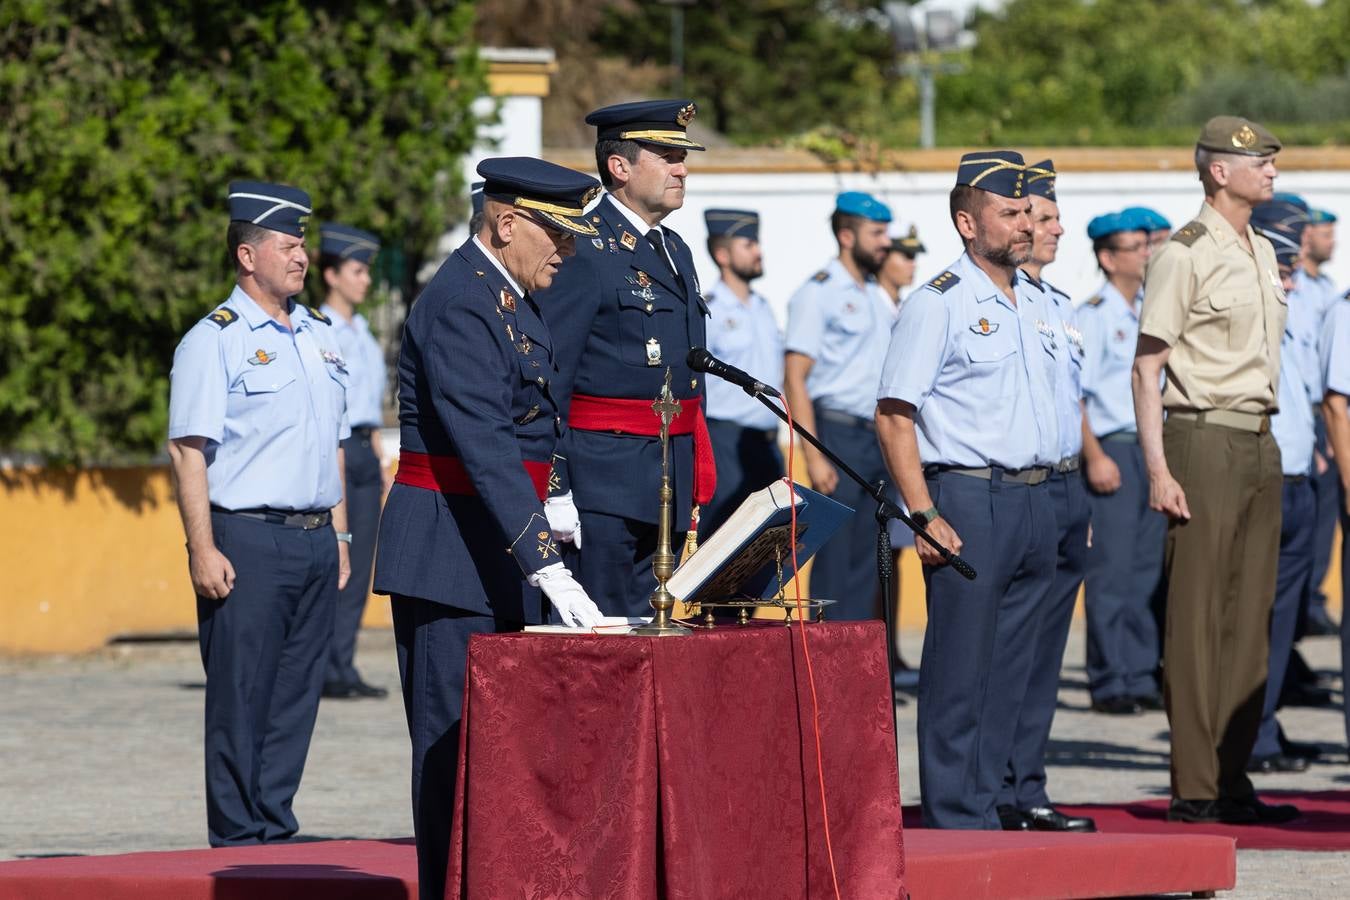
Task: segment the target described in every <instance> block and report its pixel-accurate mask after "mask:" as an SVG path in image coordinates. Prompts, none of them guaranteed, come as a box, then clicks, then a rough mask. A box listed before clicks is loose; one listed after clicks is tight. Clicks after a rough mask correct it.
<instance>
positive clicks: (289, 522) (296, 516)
mask: <svg viewBox="0 0 1350 900" xmlns="http://www.w3.org/2000/svg"><path fill="white" fill-rule="evenodd" d="M211 511H212V512H218V513H224V514H225V515H227V516H239V517H241V518H244V519H257V520H258V521H259V522H267V523H269V524H272V525H285V526H287V527H289V528H303V529H304V530H305V531H313V530H314V529H315V528H322V527H324V526H325V525H327V524H328V523H329V522H331V521H333V511H332V510H329V509H315V510H307V511H305V512H286V511H284V510H279V509H223V508H221V507H219V506H212V507H211Z"/></svg>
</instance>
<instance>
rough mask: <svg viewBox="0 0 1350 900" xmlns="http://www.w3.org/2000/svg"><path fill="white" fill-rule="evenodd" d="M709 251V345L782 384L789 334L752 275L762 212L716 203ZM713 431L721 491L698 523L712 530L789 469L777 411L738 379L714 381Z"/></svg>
mask: <svg viewBox="0 0 1350 900" xmlns="http://www.w3.org/2000/svg"><path fill="white" fill-rule="evenodd" d="M703 220H704V222H705V223H706V224H707V226H708V255H709V256H711V257H712V258H713V262H715V263H717V270H718V271H719V272H721V273H722V278H721V280H719V281H718V282H717V284H715V285H713V289H712V290H711V291H709V292H708V294H707V297H706V298H705V299H706V300H707V301H708V311H709V313H710V315H711V318H710V319H709V320H708V350H709V352H711V353H712V355H713V356H716V357H717V358H718V359H720V360H722V361H723V362H726V363H728V364H729V365H732V366H735V367H736V368H738V369H740V370H742V371H744V372H749V373H751V374H752V375H754V376H755V377H756V378H758V379H761V380H762V381H763V382H764V383H765V384H767V385H770V386H772V387H775V388H781V387H782V384H783V335H782V332H781V331H779V329H778V322H777V321H776V320H775V319H774V317H773V310H771V309H769V304H768V302H767V301H766V300H765V299H764V298H763V297H761V296H760V295H759V294H757V293H755V292H754V290H752V289H751V287H750V282H752V281H754V280H755V279H756V278H759V277H760V276H761V275H763V274H764V263H763V255H762V253H761V252H760V247H759V213H755V212H750V211H748V210H743V209H710V210H707V211H706V212H704V213H703ZM708 433H709V434H710V435H711V437H712V446H713V456H714V458H715V459H716V460H717V493H716V494H714V495H713V501H712V504H711V505H710V506H709V507H708V509H707V511H706V512H705V513H704V514H703V517H702V522H701V524H700V528H699V530H700V531H702V532H703V533H704V534H705V535H706V534H712V532H713V531H714V530H716V528H717V526H719V525H721V524H722V523H723V522H725V521H726V518H727V516H729V515H731V514H732V513H733V512H735V510H736V507H737V506H739V505H740V503H741V501H742V500H744V499H745V498H746V497H748V496H750V494H751V493H753V492H754V491H757V490H759V489H760V488H762V487H765V486H767V485H768V484H769V483H770V482H772V481H774V480H775V479H777V478H781V477H782V476H783V454H782V453H780V452H779V450H778V417H777V416H775V415H774V414H773V413H772V412H770V411H769V410H767V409H765V408H764V404H762V403H760V402H759V401H758V400H756V399H755V398H754V397H751V396H750V395H748V394H747V393H745V391H743V390H741V389H740V388H738V387H736V386H735V385H734V384H730V383H729V382H726V381H722V380H721V379H718V378H713V379H711V380H709V382H708Z"/></svg>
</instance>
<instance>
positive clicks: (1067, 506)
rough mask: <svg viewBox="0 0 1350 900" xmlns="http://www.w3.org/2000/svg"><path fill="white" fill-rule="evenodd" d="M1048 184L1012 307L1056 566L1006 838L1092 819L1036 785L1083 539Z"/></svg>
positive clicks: (1075, 403)
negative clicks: (1045, 474)
mask: <svg viewBox="0 0 1350 900" xmlns="http://www.w3.org/2000/svg"><path fill="white" fill-rule="evenodd" d="M1055 178H1056V173H1055V164H1054V162H1052V161H1051V160H1048V159H1046V160H1042V161H1041V162H1038V163H1036V164H1034V165H1032V166H1030V167H1028V169H1027V178H1026V190H1027V193H1029V194H1030V195H1031V224H1032V253H1031V259H1030V260H1029V261H1028V262H1027V263H1026V264H1025V265H1023V266H1022V272H1023V273H1024V274H1026V275H1027V276H1028V277H1029V278H1031V280H1032V282H1033V284H1035V285H1036V286H1037V287H1038V288H1039V289H1040V291H1041V293H1042V295H1043V300H1042V302H1040V303H1038V304H1035V305H1033V304H1028V305H1026V306H1025V307H1021V308H1020V311H1021V312H1023V313H1025V314H1027V315H1030V316H1032V318H1031V325H1032V326H1033V327H1034V328H1035V329H1036V332H1037V334H1038V335H1040V339H1041V347H1042V349H1043V350H1044V351H1045V353H1044V354H1043V362H1044V363H1045V364H1046V366H1047V374H1046V378H1047V380H1048V381H1049V383H1050V385H1051V387H1052V388H1053V390H1054V397H1055V412H1056V416H1057V418H1058V426H1057V427H1058V432H1059V461H1058V462H1057V463H1056V464H1055V467H1054V470H1053V471H1052V472H1051V473H1050V482H1049V484H1050V499H1051V503H1052V505H1053V507H1054V511H1055V525H1056V529H1057V532H1056V533H1057V538H1056V546H1057V559H1056V564H1055V578H1054V583H1053V585H1052V587H1051V589H1050V591H1049V592H1048V593H1047V594H1046V595H1045V602H1044V606H1043V607H1042V609H1041V610H1040V616H1039V624H1038V625H1037V627H1036V632H1035V635H1034V641H1033V643H1032V647H1033V648H1034V650H1033V652H1034V654H1035V655H1034V657H1033V659H1032V662H1031V675H1030V679H1029V681H1028V683H1027V693H1026V700H1025V701H1024V702H1023V704H1022V713H1021V717H1020V718H1019V719H1018V722H1017V731H1016V737H1015V739H1014V743H1013V753H1012V757H1011V759H1009V761H1008V775H1007V777H1006V778H1005V779H1004V785H1003V792H1002V796H1001V797H1000V800H999V805H998V813H999V821H1000V822H1001V823H1002V825H1003V828H1004V830H1008V831H1026V830H1031V829H1035V830H1037V831H1094V830H1096V825H1095V823H1094V822H1093V821H1092V820H1091V819H1089V818H1087V817H1084V816H1068V815H1065V814H1064V813H1062V812H1060V811H1059V810H1058V809H1056V808H1055V807H1054V806H1053V805H1052V804H1051V803H1050V797H1049V795H1048V793H1047V792H1046V787H1045V783H1046V774H1045V748H1046V744H1047V743H1048V742H1049V740H1050V726H1051V724H1052V723H1053V722H1054V718H1055V707H1056V704H1057V701H1058V698H1059V674H1060V668H1061V666H1062V665H1063V662H1064V646H1065V644H1067V643H1068V640H1069V625H1070V623H1071V622H1072V621H1073V607H1074V604H1075V603H1076V602H1077V600H1078V588H1079V587H1080V586H1081V585H1082V583H1083V567H1084V563H1085V560H1086V557H1087V535H1088V499H1087V491H1086V490H1085V489H1084V488H1083V479H1082V477H1081V476H1080V475H1079V472H1078V454H1079V451H1080V450H1081V449H1082V446H1083V410H1082V400H1083V390H1082V384H1081V380H1082V369H1083V337H1082V335H1081V334H1080V333H1079V331H1078V329H1077V328H1076V327H1074V314H1073V303H1072V302H1071V301H1070V299H1069V295H1068V294H1066V293H1064V292H1063V291H1061V290H1060V289H1059V288H1057V287H1055V286H1054V285H1052V284H1051V283H1050V282H1048V281H1046V280H1045V279H1044V277H1043V272H1044V270H1045V267H1046V266H1048V265H1050V264H1051V263H1053V262H1054V261H1055V256H1056V254H1057V252H1058V248H1059V237H1060V235H1062V234H1063V233H1064V228H1063V226H1062V225H1060V221H1059V203H1058V201H1057V200H1056V199H1055ZM995 641H996V645H997V646H998V647H999V648H1000V650H1006V651H1008V652H1011V653H1020V652H1023V648H1020V647H1013V646H1009V645H1007V644H1006V643H1005V642H1003V641H1002V640H1001V639H1000V638H995ZM996 666H997V663H996Z"/></svg>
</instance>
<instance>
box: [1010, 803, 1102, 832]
mask: <svg viewBox="0 0 1350 900" xmlns="http://www.w3.org/2000/svg"><path fill="white" fill-rule="evenodd" d="M1022 817H1023V818H1024V819H1026V821H1027V822H1028V823H1030V825H1031V828H1032V830H1033V831H1096V830H1097V823H1096V822H1094V821H1092V820H1091V819H1089V818H1088V817H1087V816H1066V815H1064V813H1062V812H1060V811H1059V810H1057V809H1055V808H1054V807H1053V806H1049V805H1046V806H1033V807H1031V809H1024V810H1022Z"/></svg>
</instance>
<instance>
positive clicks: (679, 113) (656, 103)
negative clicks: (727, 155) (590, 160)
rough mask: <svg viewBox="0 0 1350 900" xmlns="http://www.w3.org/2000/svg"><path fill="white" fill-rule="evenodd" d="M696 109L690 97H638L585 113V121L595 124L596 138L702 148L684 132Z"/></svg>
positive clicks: (688, 148) (597, 139)
mask: <svg viewBox="0 0 1350 900" xmlns="http://www.w3.org/2000/svg"><path fill="white" fill-rule="evenodd" d="M696 112H698V107H697V106H695V105H694V101H693V100H639V101H638V102H636V103H620V104H619V105H617V106H606V107H603V108H602V109H597V110H595V111H594V112H592V113H591V114H590V115H588V116H586V124H587V125H594V126H595V139H596V141H641V142H643V143H644V144H656V145H658V146H661V147H683V148H685V149H686V150H705V149H707V148H706V147H704V146H703V145H702V144H700V143H697V142H695V141H692V140H690V139H689V135H687V134H686V133H685V129H686V128H688V127H689V123H690V122H692V121H694V114H695V113H696Z"/></svg>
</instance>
